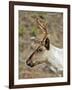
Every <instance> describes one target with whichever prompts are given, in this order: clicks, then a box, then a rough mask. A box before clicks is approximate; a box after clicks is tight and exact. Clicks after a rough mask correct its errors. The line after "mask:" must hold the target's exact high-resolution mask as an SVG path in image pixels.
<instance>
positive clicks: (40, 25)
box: [36, 18, 47, 34]
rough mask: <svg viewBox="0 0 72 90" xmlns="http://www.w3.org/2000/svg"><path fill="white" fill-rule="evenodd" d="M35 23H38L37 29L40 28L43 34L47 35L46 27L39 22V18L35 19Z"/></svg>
mask: <svg viewBox="0 0 72 90" xmlns="http://www.w3.org/2000/svg"><path fill="white" fill-rule="evenodd" d="M36 21H37V23H38V25H39V28H40V29H41V30H42V31H43V32H45V33H46V34H47V28H46V25H45V24H44V23H43V22H41V21H40V19H39V18H36Z"/></svg>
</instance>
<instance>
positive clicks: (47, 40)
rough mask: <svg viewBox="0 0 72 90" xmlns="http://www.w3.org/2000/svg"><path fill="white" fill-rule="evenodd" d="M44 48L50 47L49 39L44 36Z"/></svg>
mask: <svg viewBox="0 0 72 90" xmlns="http://www.w3.org/2000/svg"><path fill="white" fill-rule="evenodd" d="M45 48H46V49H47V50H49V49H50V40H49V39H48V38H46V40H45Z"/></svg>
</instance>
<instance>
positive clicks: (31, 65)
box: [26, 61, 34, 67]
mask: <svg viewBox="0 0 72 90" xmlns="http://www.w3.org/2000/svg"><path fill="white" fill-rule="evenodd" d="M26 64H27V65H28V66H30V67H34V64H33V63H32V61H26Z"/></svg>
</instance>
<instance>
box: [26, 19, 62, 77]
mask: <svg viewBox="0 0 72 90" xmlns="http://www.w3.org/2000/svg"><path fill="white" fill-rule="evenodd" d="M36 22H37V23H38V27H39V28H40V30H41V31H42V32H43V38H42V40H41V41H40V43H39V45H38V47H37V48H36V49H35V51H34V52H33V53H32V54H31V55H30V56H29V57H28V59H27V60H26V64H27V65H28V66H29V67H31V68H33V67H34V66H36V65H39V64H42V63H45V64H47V65H48V68H50V70H52V71H53V72H54V73H55V74H56V75H57V76H61V75H60V73H58V72H62V71H63V49H61V48H58V47H56V46H54V45H52V44H51V43H50V40H49V38H48V30H47V24H46V23H43V22H42V21H41V20H40V19H39V18H36Z"/></svg>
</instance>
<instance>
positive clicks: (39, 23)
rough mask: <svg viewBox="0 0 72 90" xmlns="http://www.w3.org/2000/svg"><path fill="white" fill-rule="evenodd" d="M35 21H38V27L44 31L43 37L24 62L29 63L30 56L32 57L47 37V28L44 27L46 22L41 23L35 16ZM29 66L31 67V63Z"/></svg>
mask: <svg viewBox="0 0 72 90" xmlns="http://www.w3.org/2000/svg"><path fill="white" fill-rule="evenodd" d="M36 22H37V23H38V27H39V28H40V30H41V31H42V32H43V33H44V37H43V39H42V41H41V42H40V44H39V46H38V47H37V48H36V49H35V51H34V52H33V53H32V54H31V55H30V56H29V58H28V59H27V61H26V64H27V65H29V63H30V62H31V58H32V57H33V55H34V54H35V53H36V52H37V51H38V49H39V48H40V47H41V46H42V45H43V42H44V41H45V40H46V38H47V34H48V33H47V28H46V24H43V23H42V22H41V21H40V19H39V18H36ZM31 67H33V65H31Z"/></svg>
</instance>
